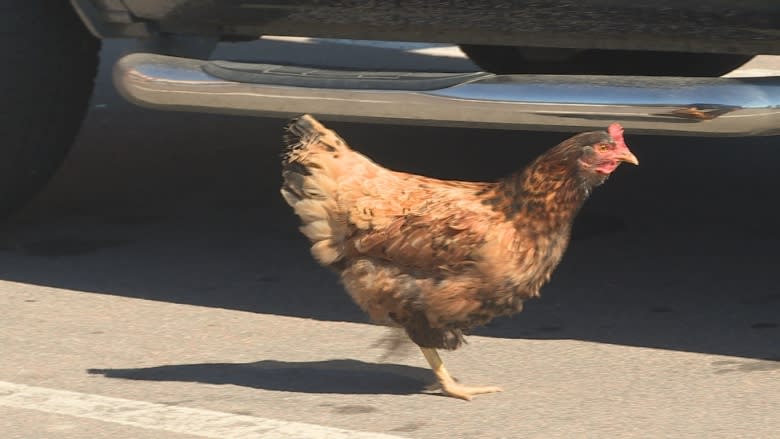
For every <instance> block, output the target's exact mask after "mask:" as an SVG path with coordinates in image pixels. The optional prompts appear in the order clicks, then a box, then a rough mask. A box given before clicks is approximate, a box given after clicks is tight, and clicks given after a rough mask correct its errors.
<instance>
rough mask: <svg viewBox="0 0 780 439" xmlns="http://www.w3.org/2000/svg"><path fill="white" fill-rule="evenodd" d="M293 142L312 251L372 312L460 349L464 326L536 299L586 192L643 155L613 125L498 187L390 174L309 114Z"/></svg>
mask: <svg viewBox="0 0 780 439" xmlns="http://www.w3.org/2000/svg"><path fill="white" fill-rule="evenodd" d="M287 144H288V149H287V151H286V153H285V155H284V158H283V167H284V170H283V176H284V185H283V187H282V195H283V196H284V198H285V200H286V201H287V202H288V203H289V204H290V206H292V208H293V209H294V210H295V213H296V214H298V216H299V217H300V218H301V220H302V223H303V225H302V226H301V231H302V232H303V233H304V234H305V235H306V236H307V237H308V238H309V239H310V240H311V241H312V244H313V245H312V254H313V255H314V257H315V258H316V259H317V260H318V261H319V262H320V263H321V264H323V265H325V266H329V267H331V268H332V269H334V270H335V271H336V272H338V273H339V275H340V276H341V281H342V283H343V284H344V286H345V288H346V290H347V291H348V292H349V294H350V296H351V297H352V299H354V301H355V302H356V303H357V304H358V305H359V306H360V307H361V308H362V309H363V310H365V311H366V312H367V313H368V314H369V315H370V316H371V318H372V319H374V320H376V321H392V322H395V323H397V324H398V325H400V326H403V327H404V328H405V329H406V332H407V334H408V335H409V337H410V338H411V339H412V341H414V342H415V343H416V344H418V345H419V346H421V347H423V348H444V349H455V348H457V347H458V346H459V345H460V344H461V343H462V341H463V336H462V331H463V330H466V329H469V328H472V327H474V326H477V325H482V324H484V323H486V322H488V321H489V320H491V319H492V318H494V317H496V316H500V315H507V314H512V313H515V312H518V311H520V310H521V309H522V304H523V301H525V300H527V299H529V298H532V297H535V296H538V295H539V289H540V288H541V286H542V285H543V284H544V283H545V282H547V281H548V280H549V278H550V275H551V273H552V271H553V269H554V268H555V267H556V265H557V264H558V262H559V261H560V260H561V257H562V255H563V253H564V250H565V249H566V246H567V244H568V241H569V233H570V230H571V225H572V221H573V219H574V216H575V215H576V213H577V211H578V210H579V208H580V206H581V205H582V203H583V202H584V201H585V199H586V198H587V197H588V195H589V193H590V190H591V189H592V188H593V187H595V186H597V185H599V184H601V183H602V182H603V181H604V180H605V179H606V178H607V176H608V175H609V173H610V172H612V171H613V170H614V168H616V167H617V164H618V163H619V161H620V160H624V161H636V158H635V157H633V155H631V153H630V152H629V151H628V149H627V147H626V146H625V144H624V143H623V139H622V129H620V128H619V126H618V125H616V124H614V125H613V126H611V127H610V133H607V132H591V133H583V134H579V135H577V136H574V137H572V138H570V139H568V140H566V141H564V142H563V143H561V144H560V145H558V146H556V147H554V148H552V149H551V150H550V151H548V152H547V153H545V154H544V155H542V156H540V157H539V158H537V159H536V160H535V161H534V162H533V163H531V164H530V165H529V166H528V167H527V168H526V169H525V170H523V171H521V172H519V173H516V174H513V175H510V176H508V177H507V178H505V179H503V180H500V181H498V182H491V183H474V182H460V181H442V180H437V179H433V178H427V177H423V176H419V175H413V174H407V173H403V172H396V171H391V170H388V169H386V168H383V167H381V166H380V165H378V164H376V163H374V162H373V161H371V160H370V159H368V158H367V157H365V156H363V155H361V154H359V153H357V152H355V151H353V150H352V149H350V148H349V147H348V146H347V144H346V142H344V140H343V139H341V138H340V137H339V136H338V135H337V134H336V133H334V132H333V131H331V130H328V129H326V128H325V127H324V126H322V125H321V124H320V123H319V122H318V121H316V120H315V119H314V118H313V117H311V116H308V115H305V116H302V117H300V118H298V119H296V120H294V121H293V122H292V123H291V124H290V125H289V126H288V137H287ZM597 149H598V150H597ZM607 149H609V151H613V152H614V154H611V155H610V154H607V152H609V151H608V150H607ZM621 154H622V155H621Z"/></svg>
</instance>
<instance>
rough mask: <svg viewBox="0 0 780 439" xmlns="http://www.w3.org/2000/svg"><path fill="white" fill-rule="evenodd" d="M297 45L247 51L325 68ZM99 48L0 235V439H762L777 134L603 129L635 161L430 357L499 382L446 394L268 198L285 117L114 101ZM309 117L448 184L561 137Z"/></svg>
mask: <svg viewBox="0 0 780 439" xmlns="http://www.w3.org/2000/svg"><path fill="white" fill-rule="evenodd" d="M319 49H320V48H317V47H316V46H312V45H310V44H303V43H294V42H274V43H269V46H268V51H267V52H266V56H268V57H271V58H273V57H274V56H289V54H290V53H311V54H318V56H322V57H323V58H327V59H331V58H329V57H326V56H325V55H322V54H323V52H322V51H321V50H319ZM331 49H334V50H335V51H336V52H337V55H335V56H346V55H344V53H346V52H345V51H344V50H343V48H341V47H332V48H331ZM117 50H118V49H117V46H115V45H111V46H110V47H109V48H108V50H106V51H105V54H104V57H103V63H104V68H103V69H102V71H101V74H100V77H99V79H98V88H97V90H96V93H95V96H94V99H93V102H92V107H91V111H90V113H89V116H88V118H87V121H86V123H85V126H84V128H83V130H82V133H81V136H80V138H79V141H78V143H77V145H76V146H75V148H74V150H73V152H72V154H71V155H70V157H69V158H68V159H67V162H66V163H65V165H64V166H63V167H62V169H61V171H60V172H59V173H58V174H57V176H56V177H55V178H54V180H53V181H52V182H51V184H50V185H49V187H48V188H47V189H46V190H45V191H44V193H42V194H41V195H40V196H39V197H38V198H37V199H36V200H35V201H34V202H33V203H32V204H31V205H30V206H29V207H28V208H27V209H26V210H25V211H24V212H22V213H21V214H20V215H18V216H17V217H16V218H14V219H13V220H12V221H11V222H10V223H8V224H5V225H4V226H3V227H2V229H0V230H1V231H0V279H1V280H0V419H2V420H3V421H2V422H0V437H3V438H9V439H10V438H23V439H30V438H57V439H59V438H85V437H89V438H98V439H100V438H146V437H149V438H179V437H181V438H184V437H198V436H206V437H254V436H251V434H250V433H249V431H250V430H251V429H252V428H256V429H255V430H251V431H254V432H258V431H266V435H265V436H263V435H259V436H257V437H340V436H338V435H340V434H343V435H345V436H343V437H370V436H367V435H363V436H361V435H360V434H359V433H354V432H378V433H385V434H388V435H394V436H401V437H412V438H426V439H433V438H450V437H457V438H460V437H463V438H499V437H511V438H517V437H534V438H537V437H538V438H558V437H560V438H571V437H632V438H633V437H652V438H659V437H675V438H680V437H695V438H701V437H708V438H713V437H723V438H735V437H749V438H770V437H777V431H778V430H780V287H778V266H780V253H779V252H778V248H779V245H780V228H778V224H780V210H779V209H778V207H777V204H778V196H777V193H778V190H780V175H778V171H777V169H778V163H780V148H778V147H779V146H780V144H779V142H778V141H779V140H780V139H779V138H749V139H730V138H717V139H699V138H661V137H648V136H634V135H632V134H631V133H630V132H628V133H626V139H627V142H628V144H629V145H630V147H631V148H632V150H633V151H634V152H635V153H636V154H637V156H639V158H640V160H641V163H642V164H641V166H640V167H638V168H633V167H627V166H624V167H622V168H621V169H619V170H618V171H617V172H616V173H615V175H613V176H612V178H611V179H610V181H608V182H607V184H606V185H605V186H604V187H601V188H599V189H598V190H597V191H596V192H595V193H594V195H593V196H592V198H591V200H589V202H588V204H587V205H586V207H585V209H584V211H583V212H582V213H581V215H580V218H579V219H578V222H577V225H576V230H575V235H574V239H573V242H572V244H571V246H570V249H569V251H568V253H567V255H566V257H565V259H564V261H563V263H562V264H561V266H560V268H559V269H558V271H557V272H556V273H555V275H554V276H553V280H552V282H551V283H550V284H549V285H548V286H547V287H546V288H544V289H543V294H542V298H541V299H539V300H536V301H532V302H529V303H527V306H526V310H525V311H524V312H523V313H522V314H520V315H518V316H516V317H514V318H506V319H501V320H498V321H495V322H494V323H492V324H491V325H489V326H488V327H486V328H483V329H481V330H479V331H478V332H477V334H476V335H474V336H472V337H471V338H470V339H469V340H470V343H469V344H468V345H467V346H466V347H465V348H463V349H462V350H459V351H457V352H454V353H449V354H446V357H445V361H446V362H447V364H448V367H449V369H450V370H451V371H453V372H454V374H455V375H457V376H458V377H459V378H461V379H462V380H463V381H465V382H467V383H470V384H491V385H492V384H495V385H501V386H503V387H504V389H505V392H504V393H500V394H494V395H486V396H482V397H478V398H477V399H476V400H474V401H473V402H470V403H466V402H462V401H458V400H454V399H450V398H443V397H438V396H435V395H429V394H424V393H422V392H421V390H422V389H423V387H424V386H425V385H426V384H428V383H429V382H431V381H432V380H433V376H432V374H431V373H430V372H429V370H428V369H427V367H426V365H425V362H424V360H423V358H422V356H421V355H420V354H419V353H418V352H416V351H415V350H413V349H409V350H407V351H405V352H404V354H403V355H397V356H393V357H390V358H383V354H384V352H385V351H384V349H383V348H382V347H381V346H378V345H377V341H378V340H381V339H382V338H383V336H384V335H385V334H386V332H385V329H383V328H379V327H375V326H372V325H370V324H368V323H367V321H366V318H365V317H364V316H363V314H362V313H361V312H360V311H359V310H358V309H357V307H356V306H355V305H353V304H352V303H351V302H350V300H349V299H348V298H347V296H346V295H345V294H344V293H343V291H342V290H341V288H340V287H339V285H338V284H337V282H336V279H335V277H334V276H333V275H332V274H331V273H329V272H327V271H325V270H323V269H321V268H319V267H318V266H317V265H316V264H315V263H314V262H313V261H312V260H311V258H310V256H309V254H308V251H307V245H306V242H305V240H304V239H303V238H302V237H301V236H300V235H299V233H298V232H297V228H296V225H297V224H296V219H295V218H294V217H293V215H292V214H291V213H290V212H289V209H288V208H287V206H286V205H284V204H283V202H282V200H281V198H280V197H279V195H278V185H279V181H280V177H279V167H278V152H279V148H280V143H281V142H280V139H281V134H282V127H283V125H284V121H283V120H279V119H260V118H238V117H226V116H215V115H200V114H184V113H160V112H154V111H149V110H144V109H139V108H136V107H133V106H131V105H129V104H127V103H125V102H123V101H122V100H121V98H119V97H118V96H117V95H116V94H115V93H114V91H113V89H112V87H111V86H110V84H109V77H108V71H107V69H106V68H105V67H107V66H108V65H110V62H111V59H113V57H115V54H116V52H117ZM244 50H245V49H241V48H238V49H236V48H234V47H225V48H222V49H221V52H220V53H221V54H223V55H224V54H227V55H230V54H239V55H240V54H242V53H245V52H244ZM295 50H299V51H301V52H295ZM360 50H361V51H362V52H365V54H361V56H358V57H355V59H358V60H360V61H361V62H370V63H388V62H391V61H393V62H396V63H404V62H407V63H411V64H414V63H416V62H417V60H418V59H419V57H421V56H427V55H424V54H420V53H416V52H399V51H397V50H396V51H390V50H386V49H383V48H368V47H365V48H360ZM307 51H308V52H307ZM372 54H373V55H372ZM227 55H226V56H227ZM364 55H365V56H364ZM236 56H238V55H236ZM437 62H440V63H443V64H444V65H447V66H449V67H450V68H453V69H455V68H458V69H460V68H463V69H468V68H470V66H469V64H468V63H467V62H465V61H464V60H462V59H458V58H454V57H442V58H440V59H439V60H438V61H437ZM762 62H763V64H761V66H759V68H762V69H770V70H771V69H772V68H775V69H777V70H780V69H778V67H780V63H778V62H777V61H775V60H774V59H769V60H763V61H762ZM332 126H333V127H335V128H337V129H338V130H339V132H340V133H341V134H342V136H343V137H345V138H346V139H347V140H348V141H349V142H350V143H351V144H353V146H356V147H358V148H359V149H360V150H361V151H363V152H365V153H366V154H368V155H370V156H372V157H374V158H375V159H376V160H377V161H379V162H381V163H384V164H386V165H388V166H389V167H392V168H395V169H402V170H406V171H411V172H419V173H424V174H427V175H431V176H436V177H442V178H453V179H489V178H495V177H498V176H500V175H503V174H505V173H507V172H510V171H512V170H514V169H516V168H519V167H521V166H523V165H524V164H525V163H527V162H528V161H529V160H530V159H531V158H532V157H533V156H535V155H536V154H538V153H539V152H541V151H542V150H544V149H545V148H547V147H550V146H552V145H554V144H555V143H557V142H558V141H560V140H562V139H563V138H564V137H565V135H563V134H559V133H530V132H509V131H486V130H467V129H440V128H427V127H399V126H386V125H385V126H374V125H365V124H347V123H334V124H332ZM19 385H22V386H19ZM61 391H69V392H77V393H62V392H61ZM149 403H151V404H149ZM144 404H147V405H144ZM277 421H282V422H281V423H278V424H277V423H275V422H277ZM295 423H305V425H301V424H295ZM269 425H272V427H269ZM278 425H282V426H283V428H299V430H294V431H297V432H298V433H295V434H291V435H289V436H284V435H282V434H281V433H280V431H281V430H280V428H282V427H278ZM273 426H277V427H273ZM318 426H327V427H332V428H337V429H341V430H323V429H322V427H318ZM283 428H282V429H283ZM350 435H351V436H350Z"/></svg>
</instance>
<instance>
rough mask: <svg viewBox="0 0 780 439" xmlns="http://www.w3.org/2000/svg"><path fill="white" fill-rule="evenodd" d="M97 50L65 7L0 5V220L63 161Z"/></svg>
mask: <svg viewBox="0 0 780 439" xmlns="http://www.w3.org/2000/svg"><path fill="white" fill-rule="evenodd" d="M99 49H100V41H99V40H98V39H97V38H95V37H94V36H92V35H91V34H90V33H89V31H88V30H87V29H86V28H85V27H84V24H83V23H82V22H81V20H80V19H79V18H78V16H77V15H76V13H75V11H74V10H73V8H72V7H71V5H70V2H67V1H62V0H57V1H52V0H6V1H5V2H3V4H2V5H0V56H2V58H3V60H4V61H5V62H4V63H3V64H4V66H3V67H2V68H0V218H5V217H7V216H8V215H9V214H10V213H12V212H13V211H15V210H17V209H18V208H20V207H21V206H23V205H24V204H25V203H26V202H27V201H28V200H29V199H30V198H32V197H33V196H34V195H35V194H36V193H37V192H38V191H39V190H40V189H41V188H42V187H43V186H44V185H45V184H46V182H47V181H48V180H49V178H50V177H51V175H52V174H53V173H54V171H55V170H56V169H57V167H58V166H59V165H60V163H61V162H62V160H63V159H64V158H65V155H66V153H67V152H68V150H69V149H70V146H71V144H72V143H73V140H74V139H75V137H76V134H77V133H78V130H79V127H80V126H81V122H82V119H83V118H84V114H85V113H86V110H87V105H88V102H89V98H90V95H91V94H92V86H93V82H94V79H95V73H96V71H97V64H98V51H99Z"/></svg>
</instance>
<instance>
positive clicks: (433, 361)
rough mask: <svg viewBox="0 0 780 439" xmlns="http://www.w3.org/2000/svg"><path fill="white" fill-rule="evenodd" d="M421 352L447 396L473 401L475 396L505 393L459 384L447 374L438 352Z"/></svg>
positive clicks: (429, 350) (427, 349)
mask: <svg viewBox="0 0 780 439" xmlns="http://www.w3.org/2000/svg"><path fill="white" fill-rule="evenodd" d="M420 350H422V353H423V355H425V359H426V360H428V364H429V365H430V366H431V369H433V373H434V374H436V378H437V379H438V380H439V384H441V391H442V392H444V394H445V395H448V396H452V397H454V398H460V399H465V400H466V401H471V398H473V397H474V396H475V395H480V394H483V393H494V392H501V391H503V390H502V389H501V388H500V387H495V386H483V387H469V386H464V385H462V384H459V383H457V382H456V381H455V380H454V379H452V376H450V373H449V372H447V369H446V368H445V367H444V362H442V361H441V357H439V353H438V352H436V349H431V348H420Z"/></svg>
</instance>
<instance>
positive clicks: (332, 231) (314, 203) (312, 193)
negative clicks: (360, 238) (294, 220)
mask: <svg viewBox="0 0 780 439" xmlns="http://www.w3.org/2000/svg"><path fill="white" fill-rule="evenodd" d="M285 143H286V145H287V147H286V149H285V152H284V153H283V155H282V177H283V179H284V183H283V185H282V189H281V192H282V196H283V197H284V199H285V201H286V202H287V204H289V205H290V206H291V207H292V208H293V210H294V211H295V213H296V214H297V215H298V216H299V217H300V218H301V222H302V225H301V232H303V234H304V235H306V236H307V237H308V238H309V239H310V240H311V241H312V244H313V245H312V249H311V251H312V254H313V255H314V257H315V258H316V259H317V260H318V261H319V262H320V263H322V264H323V265H331V264H333V263H335V262H337V261H339V260H340V259H341V258H342V257H343V254H342V249H343V240H344V235H345V233H346V231H345V227H344V219H343V214H342V213H341V212H340V211H339V206H338V193H337V188H338V178H339V176H340V175H343V174H342V173H343V172H344V171H345V170H346V169H345V168H348V166H349V165H348V164H345V163H341V161H342V160H340V157H341V156H343V155H347V154H351V153H353V152H352V150H350V149H349V147H348V146H347V144H346V142H344V140H343V139H342V138H341V137H339V136H338V135H337V134H336V133H334V132H333V131H331V130H329V129H327V128H325V127H324V126H323V125H322V124H321V123H319V122H318V121H317V120H316V119H314V118H313V117H312V116H310V115H303V116H301V117H299V118H297V119H294V120H293V121H292V122H290V124H289V125H288V126H287V135H286V136H285Z"/></svg>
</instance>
